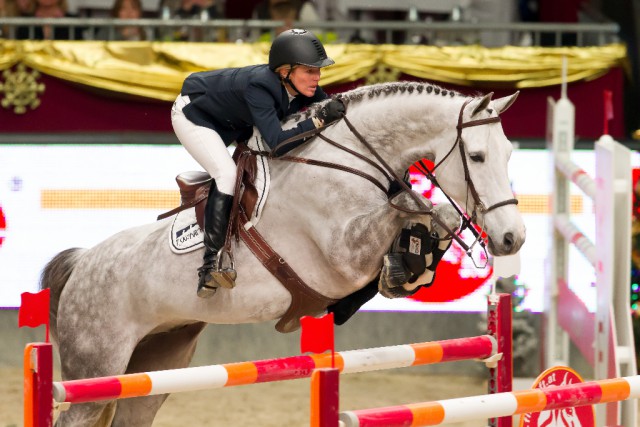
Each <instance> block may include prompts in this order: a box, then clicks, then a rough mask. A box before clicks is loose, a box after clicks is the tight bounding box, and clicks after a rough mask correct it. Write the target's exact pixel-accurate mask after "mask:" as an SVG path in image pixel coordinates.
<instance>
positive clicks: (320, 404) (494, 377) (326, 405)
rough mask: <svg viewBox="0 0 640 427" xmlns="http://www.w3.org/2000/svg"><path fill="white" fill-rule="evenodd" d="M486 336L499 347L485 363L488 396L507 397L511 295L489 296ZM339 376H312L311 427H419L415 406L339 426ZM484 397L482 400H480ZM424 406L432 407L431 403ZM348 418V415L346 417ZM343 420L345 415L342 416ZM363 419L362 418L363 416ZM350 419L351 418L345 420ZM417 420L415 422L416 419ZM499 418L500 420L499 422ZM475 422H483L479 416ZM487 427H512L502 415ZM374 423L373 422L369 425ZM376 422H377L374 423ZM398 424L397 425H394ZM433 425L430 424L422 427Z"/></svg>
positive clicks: (373, 413) (510, 378) (510, 365)
mask: <svg viewBox="0 0 640 427" xmlns="http://www.w3.org/2000/svg"><path fill="white" fill-rule="evenodd" d="M487 320H488V322H487V332H488V333H489V334H490V335H489V336H492V337H494V339H496V341H497V343H498V352H497V353H496V354H495V355H494V357H492V358H491V360H485V363H486V364H487V367H488V368H489V386H488V389H489V393H491V394H490V396H496V395H497V394H499V393H508V392H510V391H511V388H512V384H513V348H512V347H513V339H512V337H513V331H512V307H511V295H509V294H493V293H492V294H491V295H489V296H488V308H487ZM338 397H339V372H338V370H337V369H334V370H331V369H319V370H317V371H316V372H314V375H313V379H312V384H311V424H310V425H311V427H338V425H340V426H362V427H365V426H381V427H382V426H389V427H391V426H395V425H398V426H419V425H423V424H416V423H419V422H420V418H419V417H420V416H421V415H420V414H419V413H415V414H414V413H413V412H412V411H411V410H410V409H409V408H410V407H412V406H414V405H405V406H394V407H390V408H381V410H382V411H383V412H384V411H385V410H387V409H389V411H390V413H391V415H390V417H391V418H387V417H386V415H385V414H384V413H383V414H380V413H378V412H377V411H378V409H371V410H364V411H355V412H354V413H355V414H360V413H363V414H364V413H366V414H367V415H366V417H369V418H370V419H368V418H367V419H366V421H365V423H364V424H358V423H357V417H356V418H355V421H354V418H353V417H352V416H351V421H352V422H356V424H348V423H347V424H345V423H346V421H343V415H342V414H340V418H339V419H340V424H339V423H338V408H339V404H338V402H337V400H339V398H338ZM481 397H483V396H481ZM427 405H431V404H430V403H429V404H427ZM348 414H351V412H350V413H348ZM345 416H346V415H345ZM363 416H364V415H363ZM346 417H347V418H349V417H350V416H346ZM416 417H418V418H416ZM498 417H502V418H498ZM477 418H482V417H481V416H480V417H478V415H477V413H476V417H475V418H474V419H477ZM487 418H490V420H489V425H490V426H498V427H511V426H512V424H513V420H512V419H511V417H507V416H503V415H493V416H490V417H487ZM372 420H373V421H372ZM375 420H378V421H379V422H378V423H376V422H375ZM393 422H399V424H393ZM424 425H432V424H424Z"/></svg>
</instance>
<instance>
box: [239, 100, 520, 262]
mask: <svg viewBox="0 0 640 427" xmlns="http://www.w3.org/2000/svg"><path fill="white" fill-rule="evenodd" d="M471 101H472V98H469V99H467V100H466V101H465V102H464V104H463V105H462V107H461V108H460V113H459V114H458V124H457V126H456V129H457V136H456V140H455V142H454V144H453V145H452V146H451V149H450V150H449V151H448V152H447V154H446V155H445V156H444V157H443V158H442V159H441V160H440V161H439V162H438V163H437V164H436V165H435V166H434V168H433V170H429V169H428V168H427V167H426V165H425V164H424V163H423V162H422V161H419V162H418V163H419V165H420V167H418V170H419V171H420V172H421V173H422V174H423V175H425V176H426V177H427V178H428V179H429V180H430V181H431V182H432V183H433V184H434V185H435V186H436V187H438V188H440V185H439V184H438V182H437V180H436V178H435V175H434V174H433V172H434V171H435V170H436V169H437V168H438V167H439V166H440V165H442V163H443V162H444V161H445V160H446V159H447V158H448V157H449V156H450V155H451V153H453V151H454V150H455V148H456V146H458V148H459V149H460V157H461V159H462V166H463V168H464V178H465V182H466V183H467V187H468V190H469V191H468V192H471V196H472V197H473V201H474V205H473V212H472V215H471V216H469V215H468V214H465V213H463V212H462V211H461V210H460V209H459V208H458V207H457V205H456V204H455V203H454V202H453V200H452V199H451V198H450V197H449V196H448V195H447V194H446V193H444V191H443V193H444V194H445V196H446V197H447V199H448V200H449V202H450V203H451V204H452V205H453V206H454V208H455V209H456V210H457V211H458V213H459V214H460V216H461V217H462V218H464V219H463V222H462V224H461V227H460V231H459V233H461V232H462V231H463V230H464V229H465V228H467V229H469V230H471V232H472V233H473V234H474V236H475V240H474V242H473V243H472V244H471V246H469V245H467V244H466V242H464V240H462V238H461V237H460V236H459V233H456V232H455V231H454V230H451V229H450V228H449V227H448V226H447V225H446V224H445V223H444V222H443V221H442V220H441V219H440V218H438V215H434V213H433V211H432V208H431V207H430V206H427V205H426V204H425V203H424V201H423V200H422V198H420V196H419V195H418V194H417V193H416V192H415V191H413V190H412V189H411V187H409V185H407V183H406V182H405V181H404V180H402V179H401V178H400V177H399V176H398V175H397V174H396V173H395V172H394V170H393V169H392V168H391V166H389V164H388V163H387V162H386V161H385V160H384V159H383V158H382V157H381V156H380V154H379V153H378V152H377V151H376V149H375V148H374V147H373V146H372V145H371V144H369V142H368V141H367V140H366V138H365V137H364V136H362V134H361V133H360V132H359V131H358V130H357V129H356V128H355V127H354V126H353V124H352V123H351V122H350V121H349V119H348V118H347V117H346V115H344V116H342V119H341V120H344V122H345V124H346V125H347V127H348V128H349V130H350V131H351V133H353V135H354V136H355V137H356V138H357V139H358V140H359V141H360V142H361V143H362V145H364V146H365V147H366V148H367V149H368V150H369V152H371V154H373V156H374V157H375V159H376V160H377V163H376V162H374V161H373V160H371V159H369V158H367V157H365V156H364V155H362V154H360V153H358V152H356V151H354V150H351V149H349V148H347V147H345V146H343V145H341V144H339V143H337V142H335V141H333V140H331V139H330V138H328V137H326V136H324V135H322V132H323V131H324V130H325V129H326V128H327V127H328V126H332V125H334V124H336V123H337V122H338V121H335V122H333V123H331V124H329V125H326V126H323V127H321V128H318V129H314V130H311V131H308V132H304V133H302V134H300V135H296V136H294V137H292V138H289V139H287V140H285V141H283V142H281V143H280V144H278V145H277V146H276V147H275V148H274V149H273V150H272V151H270V152H267V151H252V154H255V155H262V156H266V157H268V158H270V159H275V160H282V161H288V162H293V163H301V164H308V165H313V166H321V167H326V168H330V169H336V170H341V171H344V172H348V173H351V174H353V175H357V176H359V177H361V178H364V179H366V180H368V181H369V182H371V183H373V184H374V185H375V186H376V187H378V188H379V189H380V190H382V191H383V192H384V193H385V194H387V196H388V197H389V196H391V195H390V194H389V190H388V188H389V186H390V185H391V184H393V183H396V184H397V185H399V186H400V188H401V189H402V191H405V192H407V194H409V196H410V197H411V198H412V199H413V201H414V202H416V204H417V205H418V207H419V208H418V209H417V210H412V209H407V208H403V207H401V206H398V205H396V204H394V203H393V202H392V199H393V197H391V198H390V199H389V204H390V205H391V206H392V207H393V208H394V209H397V210H400V211H402V212H406V213H411V214H418V215H431V218H432V220H433V221H435V222H436V223H437V224H438V225H439V226H441V227H442V228H443V229H444V230H446V231H447V233H448V234H447V235H446V236H445V237H443V239H448V238H449V237H451V238H453V239H454V240H455V241H456V242H458V244H459V245H460V246H461V247H462V248H463V249H464V250H465V252H466V254H467V255H469V257H471V250H472V248H473V247H474V246H475V245H476V243H479V244H480V246H482V248H483V250H484V251H485V254H486V247H485V243H484V241H483V240H482V235H481V233H479V232H478V231H477V230H476V229H475V227H473V225H472V223H475V221H476V218H477V214H478V213H481V214H483V215H484V214H486V213H488V212H490V211H492V210H494V209H497V208H499V207H502V206H506V205H511V204H514V205H517V204H518V200H517V199H515V198H513V199H507V200H503V201H501V202H498V203H495V204H493V205H491V206H490V207H488V208H486V207H485V205H484V203H483V202H482V200H481V198H480V195H479V194H478V191H477V190H476V187H475V185H474V184H473V180H472V179H471V174H470V173H469V166H468V163H467V157H466V150H465V143H464V139H463V138H462V130H463V129H465V128H469V127H475V126H482V125H486V124H491V123H497V122H500V117H499V116H496V117H488V118H485V119H478V120H471V121H468V122H464V121H463V118H462V116H463V114H464V109H465V107H466V106H467V105H468V104H469V103H470V102H471ZM316 136H317V137H319V138H320V139H322V140H323V141H325V142H328V143H329V144H331V145H333V146H334V147H336V148H339V149H341V150H343V151H345V152H347V153H349V154H351V155H353V156H355V157H357V158H358V159H360V160H362V161H364V162H366V163H367V164H369V165H370V166H373V167H374V168H375V169H377V170H378V171H379V172H381V173H382V175H384V177H385V178H386V179H387V180H388V182H389V184H388V185H387V186H385V185H384V184H382V183H381V182H380V181H379V180H377V179H376V178H374V177H373V176H371V175H369V174H367V173H365V172H362V171H360V170H358V169H355V168H351V167H349V166H344V165H341V164H338V163H332V162H325V161H322V160H314V159H308V158H304V157H297V156H287V155H284V156H275V155H274V154H273V153H274V152H277V150H278V149H280V148H281V147H283V146H285V145H287V144H289V143H291V142H294V141H298V140H300V139H303V140H306V139H307V138H310V137H316ZM423 169H424V170H423ZM440 189H441V190H442V188H440ZM398 194H399V193H398ZM480 228H481V229H482V228H483V227H480ZM471 258H472V260H473V257H471ZM474 264H475V260H474ZM476 267H477V265H476Z"/></svg>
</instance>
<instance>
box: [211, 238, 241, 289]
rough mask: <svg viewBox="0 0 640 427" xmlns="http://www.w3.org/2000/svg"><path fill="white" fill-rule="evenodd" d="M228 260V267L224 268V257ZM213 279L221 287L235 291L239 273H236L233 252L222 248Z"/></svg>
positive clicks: (217, 256) (217, 257)
mask: <svg viewBox="0 0 640 427" xmlns="http://www.w3.org/2000/svg"><path fill="white" fill-rule="evenodd" d="M225 254H226V257H227V259H228V261H227V263H226V266H224V265H223V264H225V263H224V255H225ZM211 277H212V279H213V282H214V283H215V284H216V285H217V286H219V287H221V288H227V289H233V288H235V286H236V278H237V277H238V273H236V263H235V260H234V259H233V253H232V252H231V251H228V250H226V249H225V248H222V249H220V250H219V251H218V254H217V255H216V262H215V268H214V269H213V271H212V272H211Z"/></svg>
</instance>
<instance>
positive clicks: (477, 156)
mask: <svg viewBox="0 0 640 427" xmlns="http://www.w3.org/2000/svg"><path fill="white" fill-rule="evenodd" d="M469 158H470V159H471V160H472V161H474V162H480V163H482V162H484V154H482V153H469Z"/></svg>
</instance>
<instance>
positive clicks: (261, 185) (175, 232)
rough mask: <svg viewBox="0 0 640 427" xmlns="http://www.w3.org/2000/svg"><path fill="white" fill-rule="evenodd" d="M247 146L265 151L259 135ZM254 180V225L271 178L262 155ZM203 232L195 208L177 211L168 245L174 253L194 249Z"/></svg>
mask: <svg viewBox="0 0 640 427" xmlns="http://www.w3.org/2000/svg"><path fill="white" fill-rule="evenodd" d="M248 145H249V148H251V149H253V150H257V151H267V150H268V148H267V146H266V144H265V142H264V141H263V140H262V138H260V137H256V136H254V137H253V138H251V139H250V140H249V142H248ZM257 165H258V168H257V171H256V180H255V182H254V185H255V186H256V190H258V200H257V202H256V207H255V210H254V211H253V213H252V215H251V222H252V223H253V224H254V225H255V224H257V223H258V221H260V215H261V214H262V210H263V208H264V205H265V204H266V203H267V196H268V194H269V186H270V184H271V179H270V176H269V163H268V162H267V159H265V158H264V156H258V159H257ZM203 239H204V233H203V232H202V229H200V226H199V225H198V222H197V221H196V210H195V208H191V209H185V210H183V211H181V212H178V213H177V214H176V215H175V216H174V217H173V222H172V223H171V227H169V247H170V248H171V251H172V252H173V253H176V254H185V253H189V252H191V251H195V250H197V249H200V248H202V247H203V246H204V242H203Z"/></svg>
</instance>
